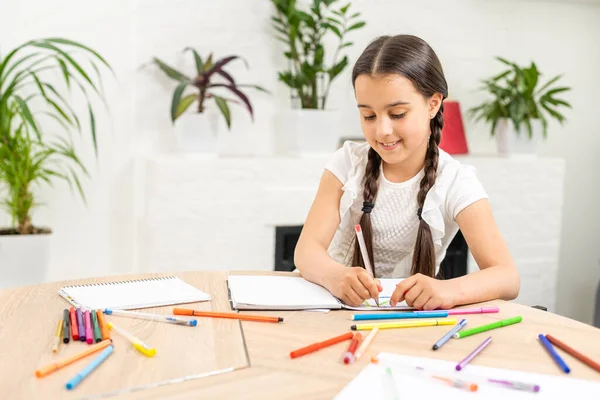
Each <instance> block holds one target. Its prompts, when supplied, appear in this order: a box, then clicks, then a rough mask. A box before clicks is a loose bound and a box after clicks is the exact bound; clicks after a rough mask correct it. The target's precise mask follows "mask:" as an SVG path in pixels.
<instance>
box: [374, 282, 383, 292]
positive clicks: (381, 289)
mask: <svg viewBox="0 0 600 400" xmlns="http://www.w3.org/2000/svg"><path fill="white" fill-rule="evenodd" d="M375 283H376V284H377V290H379V293H381V292H383V285H382V284H381V281H380V280H379V279H375Z"/></svg>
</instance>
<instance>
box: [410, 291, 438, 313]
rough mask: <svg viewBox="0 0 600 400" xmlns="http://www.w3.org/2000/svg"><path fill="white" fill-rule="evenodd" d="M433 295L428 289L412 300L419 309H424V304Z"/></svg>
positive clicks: (413, 304)
mask: <svg viewBox="0 0 600 400" xmlns="http://www.w3.org/2000/svg"><path fill="white" fill-rule="evenodd" d="M431 297H433V294H432V293H429V291H427V290H423V291H422V292H421V294H419V296H417V298H416V299H415V300H414V301H413V302H412V306H413V307H414V308H416V309H417V310H422V309H423V306H424V305H425V304H426V303H427V302H428V301H429V299H431Z"/></svg>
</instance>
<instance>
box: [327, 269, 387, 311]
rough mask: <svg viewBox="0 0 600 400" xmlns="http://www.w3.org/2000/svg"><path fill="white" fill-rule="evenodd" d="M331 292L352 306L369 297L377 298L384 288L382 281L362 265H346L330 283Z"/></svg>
mask: <svg viewBox="0 0 600 400" xmlns="http://www.w3.org/2000/svg"><path fill="white" fill-rule="evenodd" d="M329 290H330V291H331V293H332V294H333V295H334V296H335V297H337V298H338V299H340V300H342V301H343V302H344V303H345V304H348V305H350V306H359V305H361V304H362V303H364V301H365V300H367V299H376V298H378V297H379V292H381V291H382V290H383V287H382V286H381V283H379V281H378V280H376V279H373V278H372V277H371V275H370V274H369V273H368V272H367V271H366V270H365V269H364V268H361V267H352V268H347V267H345V268H344V269H343V270H342V272H341V273H340V274H339V275H337V276H336V277H335V278H334V279H333V280H332V284H331V285H329Z"/></svg>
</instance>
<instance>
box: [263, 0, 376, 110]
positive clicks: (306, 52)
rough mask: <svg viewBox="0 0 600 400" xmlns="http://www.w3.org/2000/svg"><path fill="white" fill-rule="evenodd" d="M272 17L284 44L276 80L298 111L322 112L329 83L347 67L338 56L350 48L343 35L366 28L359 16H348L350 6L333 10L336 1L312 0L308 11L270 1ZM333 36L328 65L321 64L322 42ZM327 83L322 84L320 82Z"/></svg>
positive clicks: (286, 1)
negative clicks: (296, 101) (282, 63)
mask: <svg viewBox="0 0 600 400" xmlns="http://www.w3.org/2000/svg"><path fill="white" fill-rule="evenodd" d="M271 2H272V3H273V5H274V6H275V9H276V15H275V16H273V17H272V18H271V19H272V21H273V27H274V29H275V31H276V32H277V34H276V37H277V39H278V40H280V41H282V42H283V43H285V44H286V46H287V48H286V51H285V53H284V55H285V57H286V59H287V60H288V64H289V67H288V69H286V70H284V71H281V72H279V80H280V81H282V82H284V83H285V84H286V85H287V86H288V87H289V88H290V89H291V90H292V98H295V97H297V98H299V101H300V106H301V107H302V108H314V109H324V108H325V106H326V104H327V97H328V95H329V89H330V87H331V83H332V82H333V80H334V79H335V78H336V77H337V76H338V75H339V74H340V73H341V72H342V71H343V70H344V69H345V68H346V67H347V66H348V57H347V56H343V57H342V58H341V59H338V58H339V57H340V53H341V51H342V50H343V49H344V48H347V47H349V46H352V45H353V43H352V42H350V41H348V40H347V34H348V33H349V32H351V31H354V30H357V29H360V28H362V27H363V26H365V25H366V23H365V22H364V21H360V20H358V18H359V17H360V13H358V12H356V13H350V3H348V4H346V5H344V6H342V7H340V8H334V3H337V2H338V0H313V1H312V3H311V5H310V7H309V9H308V11H302V10H300V9H298V7H297V5H296V0H271ZM328 32H329V33H333V34H334V35H335V36H337V47H336V49H335V52H334V55H333V59H332V61H331V64H329V65H328V66H326V65H325V46H324V39H325V35H326V34H327V33H328ZM325 80H326V81H327V82H326V83H325V82H324V81H325Z"/></svg>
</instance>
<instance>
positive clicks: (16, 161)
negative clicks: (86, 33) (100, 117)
mask: <svg viewBox="0 0 600 400" xmlns="http://www.w3.org/2000/svg"><path fill="white" fill-rule="evenodd" d="M76 53H82V55H83V56H85V57H86V59H87V62H88V64H85V65H86V67H85V68H84V66H83V65H84V64H82V63H80V62H78V61H76V58H77V54H76ZM87 65H91V71H90V69H89V68H88V67H87ZM99 65H104V66H106V67H108V68H109V69H110V66H109V65H108V63H107V62H106V61H105V60H104V59H103V58H102V56H100V55H99V54H98V53H97V52H95V51H94V50H92V49H90V48H88V47H86V46H84V45H82V44H80V43H77V42H74V41H70V40H66V39H61V38H51V39H41V40H31V41H28V42H26V43H24V44H22V45H20V46H18V47H16V48H15V49H14V50H12V51H10V52H9V53H7V54H6V56H4V57H2V56H0V205H1V206H2V208H3V209H4V210H5V211H6V212H7V213H8V215H9V216H10V217H11V220H12V224H11V226H10V227H6V228H2V229H0V287H8V286H20V285H25V284H33V283H39V282H42V281H44V279H45V274H46V270H47V267H48V263H49V248H50V247H49V246H50V237H51V233H52V231H51V229H49V228H47V227H39V226H36V225H34V224H33V220H32V211H33V209H34V208H35V207H37V206H39V205H40V202H39V201H38V199H37V196H36V195H35V190H36V188H37V187H39V186H40V185H43V184H50V185H51V184H52V183H53V182H54V181H57V180H63V181H66V182H67V183H68V184H69V185H70V186H71V188H72V189H75V190H76V191H77V192H78V193H79V195H80V196H81V198H82V199H83V200H84V201H85V195H84V192H83V188H82V186H81V182H80V176H81V175H83V176H88V172H87V169H86V168H85V166H84V165H83V163H82V162H81V160H80V159H79V157H78V156H77V154H76V152H75V149H74V148H73V144H72V142H71V135H72V133H74V132H79V133H81V132H82V130H83V129H82V123H81V116H80V115H78V113H77V112H75V111H74V109H73V107H71V105H70V104H69V102H68V101H67V99H66V97H65V96H64V94H63V93H61V92H64V91H61V90H59V85H58V84H61V83H64V86H65V88H66V89H67V91H69V92H70V91H71V89H73V88H77V89H79V91H81V93H82V94H83V96H84V98H85V101H86V102H87V104H86V105H87V107H86V114H87V115H88V118H89V124H90V134H91V139H92V143H93V146H94V149H95V151H96V152H97V149H98V147H97V138H96V123H95V114H94V109H93V107H92V104H91V102H90V95H92V94H93V95H94V96H95V97H99V98H100V99H102V100H104V97H103V95H102V93H101V91H100V85H99V84H98V83H96V82H95V81H94V80H93V79H92V76H96V77H97V78H98V80H99V79H100V69H99ZM53 72H54V74H53ZM56 73H58V74H56ZM56 76H60V79H61V81H62V82H58V84H57V82H54V81H53V80H52V78H53V77H56Z"/></svg>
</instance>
